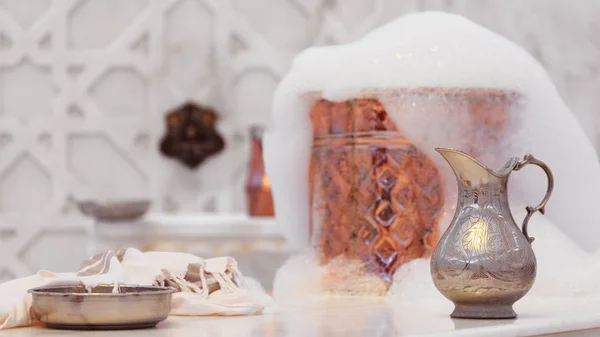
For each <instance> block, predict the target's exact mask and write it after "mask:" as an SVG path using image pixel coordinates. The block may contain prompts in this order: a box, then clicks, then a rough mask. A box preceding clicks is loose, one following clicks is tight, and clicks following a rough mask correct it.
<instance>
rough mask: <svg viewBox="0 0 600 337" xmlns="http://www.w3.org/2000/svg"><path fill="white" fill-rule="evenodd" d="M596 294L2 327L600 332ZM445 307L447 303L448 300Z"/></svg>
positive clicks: (311, 304) (271, 335) (288, 307)
mask: <svg viewBox="0 0 600 337" xmlns="http://www.w3.org/2000/svg"><path fill="white" fill-rule="evenodd" d="M598 303H599V301H598V299H597V298H596V299H590V298H578V299H570V298H535V297H526V298H524V299H523V300H522V301H520V302H519V303H517V305H516V306H515V310H516V311H517V313H518V314H519V318H517V319H514V320H496V321H494V320H456V319H451V318H449V317H448V313H449V312H450V311H449V309H451V304H450V303H445V302H444V303H441V302H440V301H436V302H427V301H421V302H419V303H418V304H416V303H413V304H404V305H403V304H397V303H390V302H384V301H382V300H376V299H356V298H355V299H349V298H336V299H327V300H319V301H303V302H298V303H288V304H285V305H281V307H280V308H278V309H277V310H276V311H274V312H272V313H265V314H263V315H258V316H245V317H175V316H171V317H169V319H167V320H166V321H164V322H162V323H160V324H159V325H158V326H157V327H156V328H154V329H147V330H129V331H110V332H106V331H60V330H50V329H45V328H41V327H30V328H20V329H12V330H5V331H0V336H2V337H5V336H6V337H19V336H48V337H50V336H63V335H67V336H86V337H90V336H125V337H134V336H135V337H137V336H140V337H141V336H144V337H146V336H148V337H152V336H161V337H162V336H164V337H167V336H194V337H204V336H206V337H209V336H210V337H279V336H281V337H283V336H286V337H296V336H297V337H305V336H322V337H338V336H339V337H352V336H356V337H360V336H369V337H371V336H379V337H388V336H430V337H431V336H435V337H438V336H439V337H442V336H478V337H479V336H486V337H495V336H502V337H505V336H546V335H548V334H552V335H553V336H569V337H591V336H600V330H595V328H598V327H600V306H598ZM440 304H441V305H440Z"/></svg>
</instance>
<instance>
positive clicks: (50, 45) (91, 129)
mask: <svg viewBox="0 0 600 337" xmlns="http://www.w3.org/2000/svg"><path fill="white" fill-rule="evenodd" d="M427 9H442V10H448V11H452V12H457V13H460V14H463V15H466V16H468V17H469V18H471V19H472V20H474V21H476V22H479V23H481V24H483V25H485V26H488V27H489V28H491V29H493V30H495V31H497V32H498V33H500V34H503V35H505V36H507V37H508V38H510V39H512V40H514V41H515V42H517V43H519V44H521V45H523V46H524V47H525V48H527V49H528V50H529V51H530V52H531V53H533V55H534V56H535V57H536V58H538V60H540V61H541V62H542V63H543V65H544V66H545V67H546V68H547V69H548V71H549V72H550V74H551V76H552V78H553V79H554V81H555V83H556V85H557V86H558V88H559V90H560V92H561V93H562V94H563V96H564V98H565V99H566V101H567V103H568V105H569V106H570V107H571V108H572V109H573V111H574V113H575V114H576V115H577V117H578V118H579V119H580V121H581V122H582V124H583V125H584V128H585V130H586V132H587V134H588V135H589V137H590V138H591V139H592V140H593V141H594V142H595V143H599V140H600V139H599V137H598V133H599V131H600V94H599V93H600V76H599V71H600V34H598V32H599V31H600V21H599V20H597V18H598V17H599V16H600V2H599V1H597V0H577V1H565V0H528V1H522V0H477V1H475V0H463V1H459V0H455V1H452V0H423V1H418V0H376V1H373V0H343V1H342V0H251V1H250V0H79V1H78V0H0V214H1V215H2V219H4V220H3V221H2V222H1V223H0V279H2V278H11V277H14V276H20V275H23V274H27V273H29V272H30V271H31V270H35V269H38V268H46V269H55V270H64V269H72V268H74V267H75V266H76V263H77V261H79V260H80V259H81V258H82V257H84V255H85V237H84V231H83V224H84V223H85V222H84V221H83V220H82V219H81V218H79V217H78V215H77V214H76V211H75V210H74V209H73V208H72V206H70V205H69V204H68V202H67V199H68V196H69V195H72V196H74V197H80V198H81V197H105V198H109V197H113V198H114V197H133V196H140V195H147V196H150V197H151V198H152V199H153V200H154V207H155V209H157V210H170V211H173V210H208V211H220V212H230V211H236V210H243V208H244V199H243V197H244V195H243V182H244V178H245V177H244V173H245V168H246V164H245V162H246V160H247V158H246V157H247V155H248V151H247V150H248V126H249V125H250V124H253V123H258V124H262V123H265V122H266V120H267V116H268V112H269V106H270V101H271V97H272V93H273V90H274V88H275V85H276V83H277V81H278V80H279V79H280V78H281V76H282V75H283V74H284V73H285V71H286V69H287V67H288V65H289V63H290V61H291V59H292V57H293V55H294V53H296V52H298V51H300V50H301V49H303V48H305V47H307V46H310V45H323V44H332V43H343V42H346V41H350V40H353V39H356V38H357V37H360V36H361V35H363V34H364V33H365V32H366V31H368V30H369V29H371V28H372V27H374V26H376V25H379V24H380V23H382V22H385V21H387V20H389V19H392V18H394V17H396V16H397V15H399V14H402V13H406V12H410V11H419V10H427ZM188 99H193V100H196V101H197V102H200V103H204V104H208V105H212V106H214V107H215V108H216V109H217V110H218V111H219V113H220V114H221V121H220V124H219V127H220V129H221V131H222V133H223V134H224V136H225V138H226V141H227V148H226V150H225V151H224V152H223V153H222V154H220V155H218V156H217V157H215V158H213V159H211V160H209V161H208V162H206V163H205V164H204V165H202V166H201V167H200V168H199V169H198V170H196V171H190V170H187V169H184V168H182V167H181V166H179V165H178V164H176V163H174V162H172V161H168V160H165V159H164V158H162V157H161V156H160V154H159V153H158V151H157V143H158V141H159V139H160V136H161V135H162V132H163V128H164V125H163V114H164V113H165V111H167V109H169V108H172V107H174V106H176V105H178V104H180V103H182V102H184V101H185V100H188Z"/></svg>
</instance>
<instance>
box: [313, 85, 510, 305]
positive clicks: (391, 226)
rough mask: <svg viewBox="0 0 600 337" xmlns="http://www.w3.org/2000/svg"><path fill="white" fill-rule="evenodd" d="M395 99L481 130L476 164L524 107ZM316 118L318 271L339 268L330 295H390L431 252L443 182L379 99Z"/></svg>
mask: <svg viewBox="0 0 600 337" xmlns="http://www.w3.org/2000/svg"><path fill="white" fill-rule="evenodd" d="M380 94H381V93H380ZM389 94H390V95H395V96H396V97H397V98H398V101H400V102H401V104H400V105H399V106H400V107H402V106H403V105H404V106H406V104H410V102H415V101H418V102H420V103H425V104H422V105H419V106H418V108H417V109H425V110H427V109H430V110H432V111H433V110H439V109H442V110H443V111H444V113H445V114H446V115H445V116H444V118H448V120H451V119H452V115H453V114H457V116H467V119H468V128H469V129H472V130H477V133H476V134H469V133H465V137H468V138H469V140H471V141H469V142H467V144H472V145H470V146H468V147H467V148H466V150H467V151H470V152H471V153H474V154H478V153H479V152H480V149H482V148H485V147H486V146H488V145H491V144H494V143H495V142H497V141H498V140H499V139H501V136H502V134H503V132H504V131H505V129H506V127H507V124H508V123H507V122H508V118H509V116H510V114H509V112H510V110H511V109H513V108H514V106H515V104H516V102H517V101H518V99H519V97H520V96H519V95H518V94H516V93H514V92H508V91H504V90H499V89H484V88H402V89H390V90H389ZM448 116H450V117H448ZM310 118H311V120H312V123H313V128H314V142H313V155H312V160H311V171H310V175H309V181H310V188H311V193H310V195H311V207H312V215H311V228H310V231H311V233H312V239H313V245H314V246H315V247H316V248H317V252H318V256H319V259H320V262H321V263H322V264H329V265H330V266H332V267H331V268H329V270H330V275H329V276H328V277H327V279H326V280H324V281H325V284H324V286H325V288H327V289H329V290H331V291H334V292H338V291H340V292H344V293H348V292H351V293H352V292H354V293H365V292H366V293H376V294H383V293H385V292H386V291H387V287H388V286H389V282H390V280H391V278H392V275H393V274H394V272H395V271H396V269H397V268H398V267H399V266H400V265H402V264H404V263H406V262H409V261H411V260H413V259H415V258H420V257H427V256H429V255H431V254H432V252H433V249H434V246H435V245H436V243H437V240H438V235H437V234H438V233H437V222H438V215H439V214H438V213H439V212H440V210H441V207H442V205H443V195H444V194H443V190H442V184H441V177H440V174H439V172H438V170H437V168H436V167H435V164H434V163H433V162H432V161H431V160H430V159H429V158H428V157H427V156H426V155H424V154H423V153H422V152H421V151H419V149H417V148H416V147H415V146H414V145H413V144H412V143H411V142H410V139H407V138H406V137H405V136H404V135H402V134H401V133H400V132H398V130H397V128H396V126H395V125H394V123H393V122H392V121H391V120H390V118H389V117H388V115H387V113H386V111H385V109H384V107H383V106H382V104H381V103H380V102H379V101H377V100H375V99H356V100H350V101H346V102H341V103H333V102H330V101H327V100H319V101H317V103H316V104H315V105H314V106H313V108H312V110H311V114H310ZM459 126H460V125H456V126H454V125H451V126H450V128H449V131H450V132H454V130H455V128H456V127H459ZM340 257H341V258H344V260H345V262H344V263H341V262H340V263H338V262H339V261H338V260H339V259H338V258H340ZM348 261H353V262H354V266H353V267H350V266H349V265H348ZM338 267H339V268H338ZM367 274H369V275H368V277H367V276H365V277H367V278H365V279H364V280H365V281H364V282H362V284H361V282H357V279H358V278H360V277H361V275H367ZM374 275H375V276H376V278H373V277H372V276H374ZM367 279H368V280H367ZM367 283H368V284H367Z"/></svg>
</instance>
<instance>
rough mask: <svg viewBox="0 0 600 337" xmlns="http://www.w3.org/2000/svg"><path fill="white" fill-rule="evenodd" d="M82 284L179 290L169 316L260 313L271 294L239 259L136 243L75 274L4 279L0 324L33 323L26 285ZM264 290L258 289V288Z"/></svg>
mask: <svg viewBox="0 0 600 337" xmlns="http://www.w3.org/2000/svg"><path fill="white" fill-rule="evenodd" d="M69 285H73V286H74V285H82V286H84V287H86V288H87V289H91V288H93V287H96V286H98V285H112V286H114V290H113V291H114V292H118V291H119V286H122V285H142V286H143V285H160V286H171V287H174V288H175V289H177V292H176V293H175V294H173V299H172V302H171V306H172V310H171V315H181V316H195V315H253V314H257V313H260V312H261V311H262V310H263V309H264V307H265V304H266V303H265V302H269V300H270V299H269V298H268V296H267V295H266V294H265V293H264V291H262V290H257V288H256V287H254V288H253V289H250V288H248V286H247V285H246V281H245V279H244V276H243V275H242V273H241V272H240V271H239V269H238V267H237V263H236V261H235V260H234V259H232V258H229V257H219V258H213V259H207V260H204V259H202V258H200V257H197V256H194V255H191V254H184V253H167V252H147V253H142V252H141V251H139V250H137V249H133V248H129V249H126V250H122V251H119V252H114V251H111V250H107V251H105V252H103V253H102V254H98V255H96V256H93V257H91V258H89V259H87V260H85V261H84V262H83V263H82V265H81V268H80V270H79V271H78V272H76V273H52V272H49V271H45V270H42V271H39V272H38V273H37V274H36V275H32V276H28V277H24V278H20V279H16V280H12V281H9V282H5V283H3V284H0V299H1V300H0V329H7V328H12V327H19V326H26V325H30V324H31V323H32V322H35V321H37V317H34V316H33V315H32V314H31V313H30V310H29V309H30V308H31V295H30V294H28V293H27V290H28V289H31V288H34V287H39V286H69ZM258 292H260V293H258Z"/></svg>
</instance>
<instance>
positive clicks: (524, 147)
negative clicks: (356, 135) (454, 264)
mask: <svg viewBox="0 0 600 337" xmlns="http://www.w3.org/2000/svg"><path fill="white" fill-rule="evenodd" d="M422 87H430V88H497V89H502V90H511V91H516V92H518V93H519V94H520V95H521V96H522V98H523V99H522V100H521V102H520V107H519V108H518V109H512V110H511V115H510V116H509V117H510V120H509V123H508V126H509V128H510V129H509V130H508V131H507V132H506V133H505V136H504V137H503V138H502V139H501V141H499V142H497V143H496V144H494V145H493V146H488V147H486V148H483V149H481V150H482V153H485V154H486V155H485V156H483V157H480V159H481V160H482V161H483V163H484V164H486V165H488V166H491V167H497V166H499V165H501V164H503V163H504V162H505V160H506V159H508V158H509V157H512V156H517V157H521V156H523V155H524V154H525V153H527V152H530V153H532V154H534V155H535V156H536V157H537V158H539V159H541V160H543V161H544V162H546V163H547V164H548V165H549V166H550V167H551V169H552V171H553V173H554V177H555V189H554V194H553V196H552V198H551V200H550V202H549V203H548V205H547V212H546V215H545V217H543V216H541V215H539V214H536V215H535V216H534V217H533V220H532V222H531V224H530V232H531V233H532V235H533V236H536V237H537V238H538V239H537V240H536V241H535V243H534V249H535V250H536V252H537V255H538V260H539V262H540V271H539V277H538V283H541V284H542V285H544V284H546V286H544V287H545V289H542V288H541V286H540V287H538V288H537V290H536V289H534V290H535V291H539V292H540V293H544V291H546V292H551V291H553V289H552V287H554V285H556V284H559V283H561V282H562V283H564V282H566V283H567V284H572V282H570V280H568V279H567V280H565V279H562V278H561V277H555V275H558V274H561V273H567V272H570V269H569V268H571V267H568V266H569V265H577V263H578V262H574V261H583V260H582V259H593V258H590V257H589V256H588V254H589V253H590V252H594V251H595V250H597V249H598V247H599V246H600V244H599V243H600V240H599V239H598V238H600V226H599V224H598V221H597V220H596V213H595V210H596V207H597V205H598V204H599V201H600V197H598V191H600V166H599V164H598V159H597V157H596V153H595V151H594V148H593V146H592V145H591V143H590V141H589V140H588V139H587V138H586V136H585V135H584V132H583V131H582V129H581V127H580V125H579V124H578V123H577V121H576V120H575V118H574V116H573V114H572V113H571V112H570V111H569V109H568V108H567V106H566V105H565V104H564V102H563V101H562V99H561V98H560V96H559V94H558V92H557V91H556V88H555V87H554V85H553V84H552V82H551V80H550V78H549V77H548V75H547V73H546V72H545V70H544V69H543V67H542V66H541V65H540V64H539V63H538V62H537V61H536V60H535V59H534V58H533V57H532V56H531V55H529V54H528V53H527V52H526V51H525V50H523V49H522V48H520V47H519V46H517V45H515V44H514V43H512V42H510V41H509V40H507V39H505V38H503V37H501V36H499V35H497V34H495V33H493V32H491V31H489V30H487V29H486V28H483V27H482V26H479V25H477V24H475V23H473V22H470V21H468V20H467V19H465V18H463V17H460V16H457V15H452V14H446V13H440V12H425V13H416V14H409V15H406V16H403V17H400V18H399V19H397V20H395V21H392V22H390V23H388V24H386V25H384V26H382V27H380V28H378V29H376V30H374V31H373V32H371V33H370V34H368V35H366V36H365V37H364V38H362V39H360V40H358V41H356V42H354V43H350V44H346V45H341V46H332V47H319V48H309V49H307V50H305V51H304V52H302V53H301V54H300V55H298V56H297V57H296V58H295V60H294V62H293V64H292V67H291V69H290V71H289V73H288V74H287V75H286V76H285V77H284V78H283V80H282V81H281V83H280V84H279V86H278V88H277V90H276V92H275V97H274V102H273V111H272V116H271V117H272V119H271V125H270V127H269V129H268V130H267V132H266V133H265V137H264V156H265V164H266V169H267V174H268V175H269V177H270V179H271V186H272V190H273V196H274V200H275V211H276V216H277V222H278V225H279V226H281V228H282V229H283V230H285V234H286V237H287V239H288V242H289V243H290V244H292V246H294V247H296V248H303V247H306V246H307V245H308V244H309V238H308V228H309V214H310V212H309V205H308V202H309V195H308V193H309V190H308V189H309V187H308V168H309V162H310V153H311V145H312V125H311V122H310V119H309V111H310V108H311V106H312V105H313V104H314V102H315V100H316V98H315V97H314V95H313V96H310V97H308V96H307V93H314V92H318V93H320V94H321V96H322V97H323V98H326V99H329V100H332V101H344V100H347V99H350V98H356V97H364V96H365V94H366V95H370V96H372V97H375V98H378V99H379V100H380V101H381V102H382V104H383V105H384V107H385V108H386V111H387V112H388V114H389V115H390V116H391V118H392V119H393V120H394V122H395V124H396V125H397V127H398V128H399V129H400V131H401V132H402V133H404V134H405V135H407V137H408V138H409V139H410V141H411V142H413V143H414V144H415V145H417V146H418V147H419V148H420V149H421V150H422V151H424V152H425V153H427V154H428V155H429V156H430V158H432V159H433V160H434V161H436V163H437V164H438V167H440V168H441V169H442V170H443V174H444V177H445V180H446V181H447V186H446V192H447V198H446V204H445V207H446V210H447V212H446V213H445V217H444V218H443V219H442V220H441V224H442V227H444V226H447V225H448V224H449V222H450V217H451V216H452V215H453V210H452V208H453V207H454V204H455V200H456V185H455V180H454V176H453V174H452V173H451V170H450V168H449V167H448V166H447V164H446V163H445V162H443V161H442V160H441V157H440V156H439V155H438V154H437V153H435V152H434V151H433V149H434V148H435V147H454V148H458V149H465V148H467V145H469V144H467V143H466V137H464V135H465V134H469V133H477V132H479V130H475V129H469V127H472V126H470V125H468V124H465V123H462V122H461V120H464V119H465V118H466V116H465V115H466V113H467V112H468V110H466V109H465V110H464V111H460V110H456V111H454V110H453V112H452V113H451V114H449V113H448V111H446V110H445V109H443V102H440V101H439V98H438V99H437V101H435V100H433V99H432V100H427V99H426V98H423V97H421V98H420V99H419V100H418V101H417V100H415V99H412V98H407V97H403V96H394V95H390V91H389V90H387V89H395V88H422ZM457 124H458V125H461V126H462V127H461V128H455V129H454V131H453V132H450V133H449V132H448V125H457ZM451 131H452V130H451ZM476 137H477V138H476V139H485V137H487V135H486V134H485V133H483V134H477V136H476ZM509 184H510V185H509V196H510V202H511V206H512V208H513V211H514V212H515V219H522V215H521V217H519V216H517V214H520V213H519V211H520V210H522V209H523V207H524V206H525V204H530V205H535V204H537V203H538V202H539V200H541V198H542V196H543V192H544V191H545V190H546V179H545V177H544V176H543V173H541V171H540V170H536V169H529V168H527V169H524V170H522V171H520V172H516V173H514V174H513V175H512V176H511V178H510V183H509ZM521 213H522V212H521ZM563 233H564V234H563ZM565 234H566V235H565ZM571 240H573V241H574V242H575V243H572V242H571ZM579 247H581V248H579ZM596 255H597V256H598V258H597V259H596V260H598V259H600V253H598V254H596ZM589 261H590V260H586V262H589ZM596 264H597V265H598V266H599V267H600V260H599V261H598V263H596ZM573 268H576V269H578V267H577V266H575V267H573ZM284 269H287V270H288V271H289V272H290V273H294V266H293V263H292V261H290V263H288V264H286V266H284V267H283V268H282V270H281V271H280V273H279V274H280V275H283V274H284V273H283V270H284ZM307 274H310V273H308V272H307ZM313 274H314V273H313ZM296 275H299V274H296ZM311 275H312V274H311ZM595 276H597V277H598V280H600V273H596V275H595ZM544 280H548V282H545V281H544ZM551 280H554V281H552V282H550V281H551ZM550 284H554V285H550Z"/></svg>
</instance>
